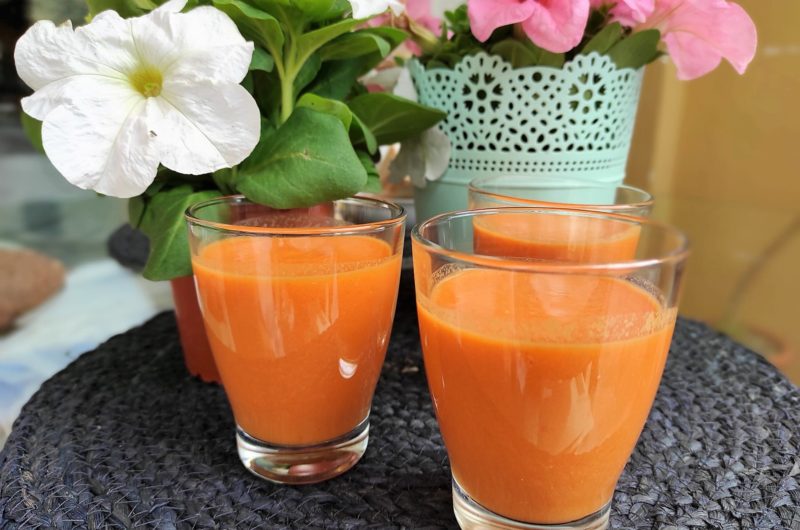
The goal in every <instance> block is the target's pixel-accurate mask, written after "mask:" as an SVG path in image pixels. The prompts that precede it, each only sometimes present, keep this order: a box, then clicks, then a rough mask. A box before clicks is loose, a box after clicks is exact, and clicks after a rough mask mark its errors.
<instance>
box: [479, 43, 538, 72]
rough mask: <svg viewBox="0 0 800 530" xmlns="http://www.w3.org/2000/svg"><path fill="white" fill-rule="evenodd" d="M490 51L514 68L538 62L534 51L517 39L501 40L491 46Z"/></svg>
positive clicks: (533, 64)
mask: <svg viewBox="0 0 800 530" xmlns="http://www.w3.org/2000/svg"><path fill="white" fill-rule="evenodd" d="M490 51H491V52H492V53H493V54H494V55H499V56H500V57H502V58H503V59H505V60H506V61H508V62H509V63H511V66H513V67H514V68H524V67H526V66H536V65H537V64H539V62H538V61H539V57H537V56H536V53H534V51H533V50H532V49H531V48H529V47H528V46H525V45H524V44H523V43H522V42H520V41H518V40H517V39H506V40H502V41H500V42H498V43H497V44H495V45H494V46H492V48H491V50H490Z"/></svg>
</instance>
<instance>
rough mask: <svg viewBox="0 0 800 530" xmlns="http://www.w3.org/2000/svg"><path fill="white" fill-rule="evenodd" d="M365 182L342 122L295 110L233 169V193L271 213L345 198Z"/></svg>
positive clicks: (364, 174)
mask: <svg viewBox="0 0 800 530" xmlns="http://www.w3.org/2000/svg"><path fill="white" fill-rule="evenodd" d="M366 180H367V173H366V171H365V170H364V167H363V166H362V165H361V162H360V161H359V160H358V157H357V156H356V153H355V151H354V150H353V146H352V144H351V143H350V138H348V136H347V131H345V128H344V126H343V125H342V122H341V121H340V120H339V119H338V118H336V117H334V116H331V115H329V114H325V113H322V112H317V111H315V110H311V109H309V108H306V107H300V108H296V109H295V110H294V112H293V113H292V115H291V116H290V117H289V119H288V120H287V121H286V122H285V123H284V124H283V125H281V127H280V129H278V130H277V131H276V133H275V134H274V135H273V136H272V137H271V140H270V141H269V142H267V143H266V145H265V146H264V147H263V149H257V152H256V151H254V153H253V154H252V155H251V156H250V157H249V158H248V159H247V160H245V161H244V162H243V163H242V164H241V165H240V166H239V176H238V181H237V189H238V191H239V192H241V193H244V194H245V195H246V196H247V197H248V198H249V199H251V200H253V201H255V202H258V203H261V204H266V205H268V206H272V207H273V208H297V207H305V206H313V205H315V204H318V203H320V202H323V201H329V200H335V199H340V198H342V197H349V196H350V195H353V194H355V193H357V192H358V191H359V190H361V189H362V188H363V187H364V185H365V184H366Z"/></svg>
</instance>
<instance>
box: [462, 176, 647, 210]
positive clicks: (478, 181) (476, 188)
mask: <svg viewBox="0 0 800 530" xmlns="http://www.w3.org/2000/svg"><path fill="white" fill-rule="evenodd" d="M506 178H507V179H524V178H526V176H525V175H513V174H509V175H496V176H492V177H478V178H475V179H472V180H471V181H470V182H469V184H468V185H467V190H468V192H472V193H479V194H481V195H485V196H488V197H490V198H496V199H500V200H503V201H506V202H510V203H514V204H519V205H521V206H525V205H528V206H529V207H540V206H541V207H547V208H559V209H566V210H574V209H589V208H592V207H595V208H603V209H605V210H610V211H616V210H620V211H624V210H634V209H641V208H648V207H652V206H653V204H654V203H655V197H653V195H652V194H651V193H650V192H648V191H646V190H643V189H642V188H637V187H636V186H631V185H628V184H609V185H605V186H604V185H603V184H602V183H599V182H587V181H584V180H580V179H571V178H568V177H563V178H562V177H545V179H552V180H551V181H552V182H555V183H558V182H565V183H566V184H567V186H565V188H567V189H572V188H573V186H570V185H572V184H574V185H575V186H574V189H590V190H592V189H607V188H611V187H612V186H613V188H614V189H615V190H620V189H622V190H625V191H632V192H634V193H636V194H638V195H640V197H641V198H640V200H638V201H635V202H629V203H625V204H585V203H569V202H553V201H540V200H536V199H523V198H520V197H514V196H513V195H505V194H503V193H497V192H493V191H490V190H487V189H485V188H482V187H481V186H482V185H483V186H485V185H486V184H487V183H489V182H492V181H495V180H500V179H506ZM545 179H540V180H545ZM534 184H535V181H534ZM553 189H559V187H558V186H553ZM534 204H535V205H536V206H534Z"/></svg>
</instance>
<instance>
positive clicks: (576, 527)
mask: <svg viewBox="0 0 800 530" xmlns="http://www.w3.org/2000/svg"><path fill="white" fill-rule="evenodd" d="M610 507H611V503H609V504H606V505H605V506H603V507H602V508H601V509H600V510H598V511H596V512H595V513H593V514H591V515H587V516H586V517H584V518H583V519H580V520H578V521H572V522H571V523H561V524H535V523H523V522H522V521H515V520H513V519H509V518H507V517H503V516H502V515H498V514H496V513H494V512H490V511H489V510H487V509H486V508H484V507H483V506H481V505H480V504H478V503H477V502H475V501H473V500H472V499H471V498H470V497H469V496H468V495H467V494H466V493H465V492H464V490H463V489H461V486H459V485H458V483H457V482H456V481H455V480H453V511H454V512H455V514H456V520H457V521H458V526H460V527H461V529H462V530H480V529H486V528H497V529H502V530H517V529H524V530H604V529H606V528H608V515H609V512H610Z"/></svg>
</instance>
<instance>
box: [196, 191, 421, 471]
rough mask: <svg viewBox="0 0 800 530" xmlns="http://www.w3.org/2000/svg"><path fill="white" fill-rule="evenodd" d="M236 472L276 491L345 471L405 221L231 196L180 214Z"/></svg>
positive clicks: (359, 434)
mask: <svg viewBox="0 0 800 530" xmlns="http://www.w3.org/2000/svg"><path fill="white" fill-rule="evenodd" d="M186 219H187V222H188V226H189V240H190V246H191V254H192V267H193V269H194V276H195V281H196V282H197V291H198V298H199V302H200V308H201V311H202V313H203V320H204V323H205V327H206V332H207V334H208V339H209V343H210V344H211V349H212V351H213V354H214V360H215V362H216V364H217V367H218V368H219V372H220V376H221V379H222V384H223V386H224V387H225V392H226V394H227V396H228V400H229V401H230V404H231V408H232V409H233V414H234V416H235V418H236V425H237V427H236V441H237V445H238V451H239V457H240V459H241V461H242V463H243V464H244V465H245V467H247V469H249V470H250V471H251V472H253V473H254V474H256V475H258V476H260V477H263V478H266V479H268V480H271V481H274V482H280V483H287V484H307V483H314V482H320V481H323V480H326V479H329V478H332V477H335V476H337V475H340V474H341V473H344V472H345V471H347V470H348V469H350V468H351V467H352V466H353V465H355V463H356V462H357V461H358V460H359V459H360V458H361V456H362V455H363V454H364V451H365V450H366V447H367V442H368V439H369V410H370V405H371V402H372V396H373V393H374V391H375V385H376V383H377V381H378V376H379V374H380V370H381V365H382V363H383V359H384V356H385V354H386V348H387V346H388V343H389V335H390V333H391V328H392V320H393V318H394V310H395V303H396V300H397V288H398V282H399V278H400V266H401V256H402V247H403V234H404V232H403V229H404V224H405V213H404V212H403V209H402V208H401V207H399V206H397V205H394V204H392V203H389V202H384V201H379V200H375V199H367V198H350V199H343V200H338V201H333V202H330V203H326V204H323V205H319V206H315V207H312V208H300V209H294V210H274V209H271V208H268V207H266V206H260V205H257V204H254V203H252V202H250V201H248V200H247V199H245V198H244V197H242V196H232V197H221V198H218V199H212V200H210V201H206V202H201V203H198V204H195V205H193V206H192V207H191V208H189V210H188V211H187V213H186Z"/></svg>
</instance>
